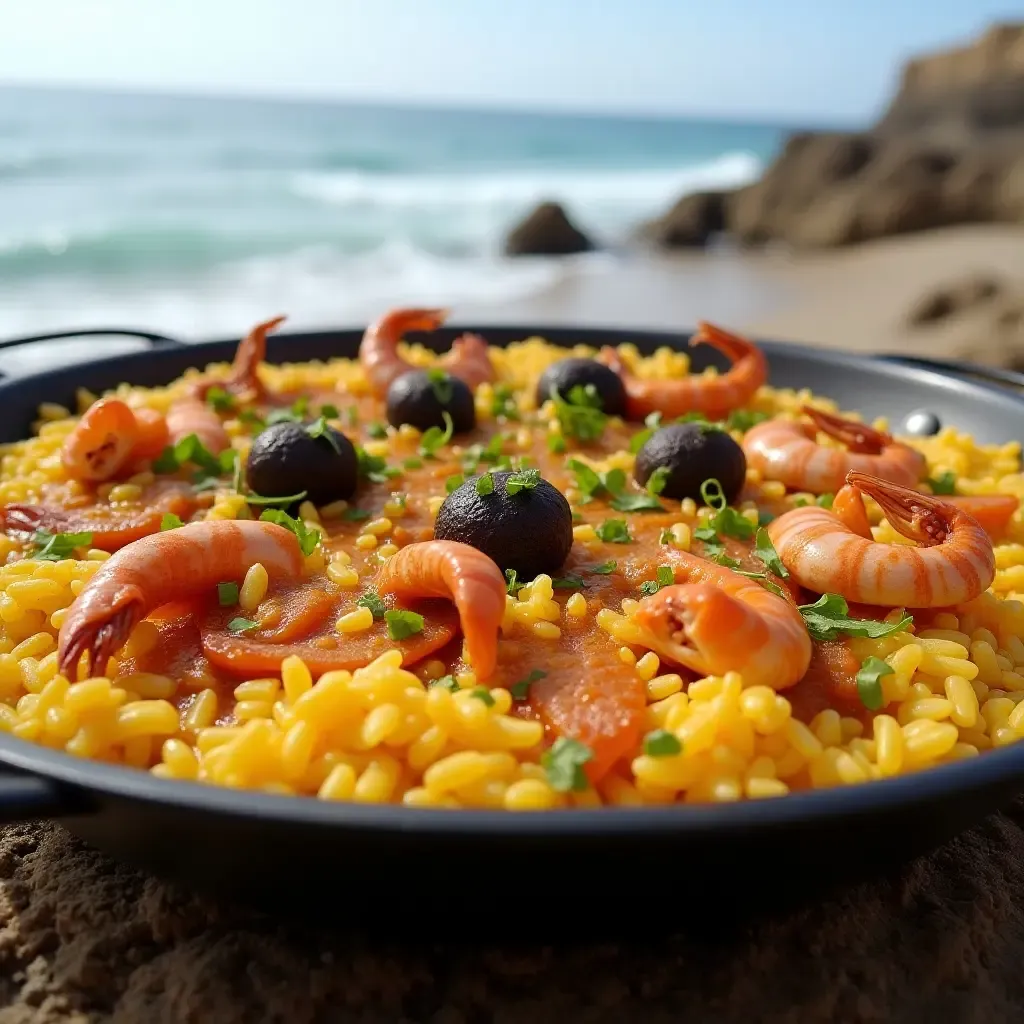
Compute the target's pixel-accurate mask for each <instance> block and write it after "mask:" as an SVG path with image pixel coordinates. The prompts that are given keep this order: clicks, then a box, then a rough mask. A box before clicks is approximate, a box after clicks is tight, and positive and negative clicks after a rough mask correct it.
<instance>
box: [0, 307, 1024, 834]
mask: <svg viewBox="0 0 1024 1024" xmlns="http://www.w3.org/2000/svg"><path fill="white" fill-rule="evenodd" d="M465 330H473V331H477V332H479V333H481V334H484V335H485V336H486V335H488V334H491V335H514V336H516V337H519V338H526V337H531V336H541V337H547V338H549V339H550V340H552V341H554V342H555V343H556V344H557V343H558V339H559V338H560V337H562V338H565V337H566V336H568V335H574V336H578V335H581V334H588V333H589V334H593V335H600V336H602V337H603V339H605V340H607V339H610V338H612V337H617V338H618V339H619V340H620V341H621V342H627V341H633V342H636V341H647V342H649V343H650V342H653V343H657V344H669V345H675V346H680V345H682V344H685V342H686V339H687V338H688V337H689V335H690V333H692V332H690V331H654V330H646V329H635V330H634V329H630V328H628V327H619V326H612V327H602V326H598V325H590V324H580V325H571V324H558V325H551V326H546V327H545V326H540V325H532V326H525V327H524V326H519V325H516V324H498V325H491V326H487V325H483V326H481V325H477V324H461V323H452V324H447V325H445V327H444V328H442V329H441V330H440V331H438V332H437V333H436V335H434V336H433V337H435V338H436V339H437V340H438V341H441V342H443V341H444V340H445V339H446V338H448V336H449V335H452V334H455V333H460V332H462V331H465ZM361 333H362V328H357V327H353V328H344V327H343V328H338V329H332V330H309V331H300V330H296V331H282V332H280V333H279V334H276V335H273V336H272V337H271V338H270V339H269V341H270V342H271V346H270V348H271V358H270V360H269V361H270V362H282V361H286V360H285V359H282V358H281V356H282V352H281V351H280V346H281V344H282V343H286V342H288V341H290V340H296V339H303V338H304V339H311V338H315V337H321V338H322V337H337V338H339V341H342V340H344V341H346V342H348V341H350V340H357V339H358V336H359V335H361ZM348 336H351V337H348ZM757 340H758V344H759V345H761V346H762V347H763V348H764V350H765V351H766V353H768V354H769V356H770V355H771V354H772V353H773V352H777V353H778V354H780V355H792V356H797V357H801V358H804V359H808V358H809V359H810V360H811V361H812V362H817V363H820V364H828V365H831V366H832V367H833V368H834V369H835V368H841V367H843V366H849V367H851V368H857V369H865V368H869V369H871V370H872V371H873V372H877V373H880V374H885V375H887V376H890V377H898V378H900V379H903V380H906V381H913V382H915V383H917V384H920V385H921V386H923V387H926V388H928V389H929V390H931V391H933V392H935V393H937V394H939V395H941V393H942V392H943V391H955V392H958V393H960V394H965V393H966V394H968V395H971V394H973V395H974V396H975V397H976V399H978V400H984V401H985V402H987V403H989V404H990V405H995V406H1001V407H1003V408H1005V409H1007V410H1008V411H1009V410H1013V411H1015V412H1016V414H1017V415H1018V416H1019V415H1020V414H1021V405H1022V399H1021V398H1020V397H1018V396H1017V395H1015V394H1013V393H1012V392H1010V391H1008V390H1006V389H1003V388H999V387H996V386H994V385H990V384H986V383H984V382H981V381H975V380H965V379H963V378H960V377H956V376H952V375H949V376H947V375H945V374H943V373H940V372H938V371H936V370H932V369H927V368H923V367H917V366H901V365H898V364H893V363H888V362H883V361H882V360H879V359H875V358H873V357H872V356H870V355H866V354H861V353H855V352H850V351H848V350H840V349H827V350H826V349H816V348H812V347H809V346H805V345H801V344H797V343H793V342H783V341H776V340H769V339H757ZM236 343H237V339H218V340H213V341H205V342H196V343H189V344H187V345H184V346H181V347H180V348H173V349H170V348H165V349H162V350H161V352H162V353H168V352H173V353H175V355H176V356H177V357H178V358H181V357H182V356H183V355H185V354H187V355H188V356H190V357H191V358H190V359H189V365H196V366H202V365H205V362H210V361H219V359H220V356H219V355H218V356H216V357H215V356H213V355H212V354H210V353H212V352H214V351H216V350H218V349H222V348H224V347H225V345H229V344H231V345H233V344H236ZM203 353H208V355H207V356H205V362H204V355H203ZM155 355H156V352H155V351H154V350H152V349H149V350H142V351H139V352H131V353H119V354H114V355H110V356H105V357H103V358H99V359H93V360H88V361H83V362H82V363H76V364H75V366H76V367H81V368H85V367H88V368H89V369H90V370H92V371H103V370H108V369H109V371H110V373H111V375H112V377H113V376H114V375H115V374H116V373H118V372H125V370H130V368H131V367H132V366H133V365H138V364H141V363H142V362H144V361H145V360H146V359H147V358H149V359H152V358H153V357H154V356H155ZM64 369H66V367H58V368H54V369H47V370H39V371H34V372H32V373H28V374H19V375H12V376H10V377H7V378H4V379H3V380H0V395H2V393H3V391H4V390H6V389H11V388H13V387H20V386H22V385H24V384H25V383H27V382H31V381H35V382H37V383H38V382H41V381H45V380H46V379H47V378H52V377H54V376H55V374H56V373H58V372H60V371H62V370H64ZM178 372H181V371H178ZM123 379H125V378H124V377H120V378H118V379H117V380H113V382H112V384H111V385H110V386H113V385H114V384H116V383H118V382H119V381H120V380H123ZM992 412H993V414H994V415H996V414H997V413H998V409H995V408H993V410H992ZM0 765H2V766H4V767H6V768H11V769H14V770H15V771H16V772H22V773H28V774H30V775H34V776H37V777H39V778H41V779H44V780H50V781H53V782H55V783H57V784H59V785H60V786H61V787H62V788H67V789H70V790H73V791H76V792H78V793H80V794H81V795H84V796H85V797H86V798H87V800H88V795H89V794H90V793H91V792H95V793H96V794H98V795H99V794H102V795H103V796H107V797H114V798H120V799H124V800H131V801H138V802H144V803H148V804H153V805H160V806H166V807H177V808H178V809H184V810H188V811H191V812H197V813H210V814H216V815H222V816H228V817H235V818H247V819H251V820H253V821H259V820H266V821H271V820H272V821H274V822H275V823H278V824H295V825H300V824H305V825H311V826H317V827H335V828H344V829H353V830H358V831H365V832H376V833H387V834H416V835H419V836H424V837H425V836H427V835H430V834H434V835H437V836H443V835H466V836H477V837H480V838H483V837H504V838H506V839H532V838H548V837H564V838H569V837H573V838H591V839H598V838H608V839H610V838H614V837H620V836H627V837H630V838H646V837H652V836H658V835H669V834H671V835H680V834H686V835H691V836H694V837H696V836H698V835H712V834H713V835H715V836H721V835H725V834H729V833H737V832H744V833H752V832H753V831H764V830H774V829H779V828H787V829H789V828H794V827H797V828H799V827H800V826H812V825H817V824H821V823H823V822H825V821H835V820H841V819H858V818H863V817H869V816H872V815H874V814H877V813H880V812H883V811H887V810H888V811H894V810H898V809H900V808H902V807H910V806H914V805H919V804H924V803H936V804H941V803H942V802H944V801H945V800H947V799H948V800H952V799H953V798H954V797H955V796H957V795H958V794H960V795H962V794H965V793H970V792H972V791H974V790H980V789H983V788H986V787H988V786H992V785H996V784H1000V783H1005V784H1007V785H1009V784H1011V783H1012V782H1013V780H1014V779H1021V782H1022V787H1024V741H1022V742H1021V743H1020V744H1012V745H1010V746H1007V747H1004V748H1001V749H999V750H993V751H986V752H985V753H984V754H983V755H982V756H980V757H977V758H971V759H969V760H965V761H960V762H955V763H950V764H945V765H940V766H937V767H933V768H929V769H926V770H924V771H921V772H915V773H912V774H909V775H903V776H897V777H894V778H888V779H881V780H873V781H872V782H869V783H864V784H858V785H853V786H837V787H833V788H829V789H821V790H809V791H804V792H799V793H792V794H789V795H787V796H786V797H784V798H781V799H770V800H743V801H738V802H736V803H730V804H708V805H689V804H688V805H679V804H676V805H670V806H666V807H641V808H623V807H602V808H599V809H592V810H591V809H571V810H562V811H554V812H552V811H526V812H515V813H512V812H509V811H487V810H475V809H462V810H458V811H453V810H444V809H436V808H409V807H404V806H402V805H400V804H399V805H395V804H358V803H348V802H341V801H326V800H319V799H317V798H316V797H311V796H280V795H275V794H270V793H262V792H258V791H251V790H236V789H230V788H227V787H221V786H213V785H206V784H202V783H191V782H184V781H177V780H167V779H160V778H158V777H155V776H153V775H152V774H150V773H149V772H147V771H143V770H141V769H137V768H130V767H127V766H122V765H113V764H106V763H103V762H98V761H90V760H86V759H83V758H77V757H74V756H72V755H70V754H68V753H66V752H64V751H57V750H51V749H49V748H46V747H43V746H40V745H38V744H35V743H31V742H30V741H27V740H21V739H18V738H16V737H13V736H9V735H0ZM0 786H2V776H0ZM73 813H77V812H73ZM81 813H85V814H88V813H89V809H88V806H85V807H84V808H83V809H82V811H81Z"/></svg>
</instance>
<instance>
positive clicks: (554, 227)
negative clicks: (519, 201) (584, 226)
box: [505, 202, 594, 256]
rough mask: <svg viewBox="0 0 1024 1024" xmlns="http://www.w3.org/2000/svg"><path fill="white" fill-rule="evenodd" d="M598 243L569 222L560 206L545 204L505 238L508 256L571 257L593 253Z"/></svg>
mask: <svg viewBox="0 0 1024 1024" xmlns="http://www.w3.org/2000/svg"><path fill="white" fill-rule="evenodd" d="M593 248H594V244H593V243H592V242H591V241H590V239H589V238H587V236H586V235H585V234H583V232H582V231H580V229H579V228H577V227H576V225H575V224H573V223H572V221H571V220H569V217H568V216H567V214H566V212H565V210H563V209H562V207H561V206H560V205H559V204H558V203H550V202H549V203H541V204H540V206H538V207H537V208H536V209H535V210H534V211H533V212H532V213H531V214H530V215H529V216H528V217H527V218H526V219H525V220H523V221H521V222H520V223H519V224H517V225H516V226H515V227H514V228H513V229H512V230H511V231H510V232H509V233H508V237H507V238H506V239H505V255H506V256H567V255H569V254H571V253H576V252H589V251H590V250H591V249H593Z"/></svg>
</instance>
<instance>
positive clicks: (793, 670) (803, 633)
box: [634, 550, 811, 690]
mask: <svg viewBox="0 0 1024 1024" xmlns="http://www.w3.org/2000/svg"><path fill="white" fill-rule="evenodd" d="M667 557H668V558H669V559H670V561H671V562H672V568H673V571H674V573H675V579H676V583H675V584H674V585H670V586H667V587H662V589H661V590H659V591H658V592H657V593H656V594H654V595H652V596H651V597H648V598H645V599H644V600H643V601H641V602H640V607H639V608H638V609H637V611H636V613H635V616H634V619H635V621H636V622H637V624H638V625H640V626H641V627H643V628H644V629H646V630H647V631H648V632H649V634H650V638H649V639H648V640H647V643H649V645H650V646H651V648H652V650H654V651H656V652H657V653H658V654H660V655H661V656H662V657H664V658H667V659H668V660H670V661H673V662H675V663H677V664H679V665H683V666H685V667H686V668H688V669H691V670H692V671H694V672H699V673H700V674H701V675H708V674H714V675H721V674H722V673H724V672H741V673H742V674H743V679H744V682H745V684H746V685H747V686H755V685H764V686H771V687H772V688H773V689H776V690H781V689H785V688H786V687H787V686H792V685H793V684H794V683H796V682H798V681H799V680H800V679H801V678H802V677H803V675H804V673H805V672H806V671H807V666H808V665H809V664H810V661H811V639H810V636H809V635H808V633H807V628H806V627H805V626H804V622H803V619H802V618H801V616H800V613H799V611H797V609H796V606H795V605H794V604H793V603H792V602H791V601H788V600H786V599H785V598H783V597H778V596H777V595H776V594H773V593H772V592H771V591H769V590H767V589H765V588H764V587H762V586H761V585H760V584H759V583H757V582H755V581H754V580H751V579H748V578H747V577H746V576H741V575H740V574H739V573H737V572H733V570H732V569H727V568H725V567H724V566H720V565H716V564H714V563H713V562H708V561H706V560H704V559H703V558H698V557H697V556H696V555H692V554H688V553H686V552H682V551H675V550H672V551H671V552H667Z"/></svg>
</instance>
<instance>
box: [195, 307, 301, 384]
mask: <svg viewBox="0 0 1024 1024" xmlns="http://www.w3.org/2000/svg"><path fill="white" fill-rule="evenodd" d="M287 319H288V318H287V317H286V316H275V317H272V318H271V319H270V320H264V321H263V322H262V323H258V324H257V325H256V326H255V327H253V329H252V330H251V331H249V333H248V334H247V335H246V336H245V337H244V338H243V339H242V340H241V341H240V342H239V343H238V348H237V349H235V358H234V359H233V360H232V362H231V370H230V372H229V373H228V375H227V377H226V378H224V379H223V380H205V381H201V382H200V383H199V384H197V385H196V387H195V389H194V394H195V396H196V397H197V398H199V399H201V400H204V401H205V399H206V396H207V394H208V393H209V392H210V391H211V390H212V389H213V388H215V387H219V388H223V389H224V390H225V391H230V392H231V393H232V394H234V395H243V394H245V395H250V396H252V397H253V398H255V399H261V398H263V397H265V395H266V388H265V387H264V386H263V382H262V381H261V380H260V378H259V374H258V373H257V372H256V371H257V368H258V367H259V365H260V363H262V362H263V361H264V360H265V359H266V358H267V335H268V334H269V333H270V332H271V331H273V330H275V329H276V328H278V327H280V326H281V324H283V323H284V322H285V320H287Z"/></svg>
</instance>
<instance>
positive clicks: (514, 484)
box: [505, 469, 540, 497]
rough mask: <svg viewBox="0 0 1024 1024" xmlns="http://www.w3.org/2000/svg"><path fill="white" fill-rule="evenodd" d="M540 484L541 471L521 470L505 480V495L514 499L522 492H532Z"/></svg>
mask: <svg viewBox="0 0 1024 1024" xmlns="http://www.w3.org/2000/svg"><path fill="white" fill-rule="evenodd" d="M539 483H540V470H539V469H520V470H517V471H516V472H515V473H512V474H511V475H510V476H508V477H506V478H505V493H506V494H507V495H508V496H509V497H512V495H514V494H518V493H519V492H520V491H532V490H533V489H534V488H535V487H536V486H537V484H539Z"/></svg>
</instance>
